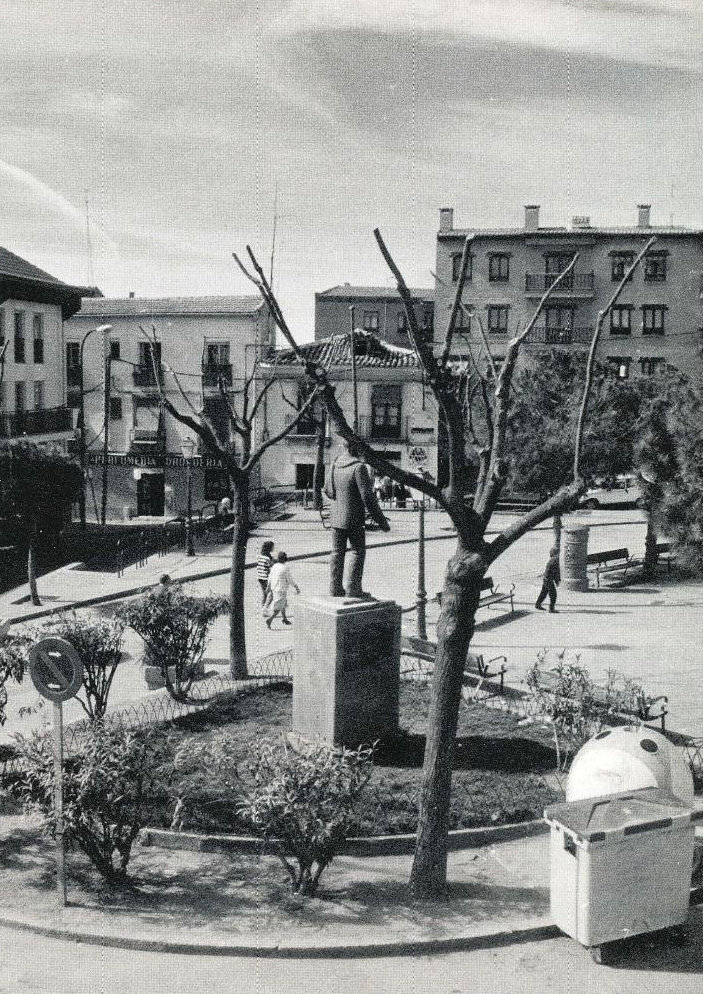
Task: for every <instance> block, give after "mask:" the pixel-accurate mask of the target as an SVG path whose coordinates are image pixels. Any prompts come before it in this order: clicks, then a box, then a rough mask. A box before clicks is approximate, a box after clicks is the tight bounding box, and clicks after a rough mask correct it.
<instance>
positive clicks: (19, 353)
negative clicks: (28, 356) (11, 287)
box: [15, 311, 24, 362]
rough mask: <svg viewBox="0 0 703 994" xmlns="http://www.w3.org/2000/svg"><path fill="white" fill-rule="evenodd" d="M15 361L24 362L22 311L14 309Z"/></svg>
mask: <svg viewBox="0 0 703 994" xmlns="http://www.w3.org/2000/svg"><path fill="white" fill-rule="evenodd" d="M15 362H24V311H15Z"/></svg>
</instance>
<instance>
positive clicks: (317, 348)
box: [266, 329, 419, 369]
mask: <svg viewBox="0 0 703 994" xmlns="http://www.w3.org/2000/svg"><path fill="white" fill-rule="evenodd" d="M300 351H301V352H302V353H303V355H304V356H305V357H306V358H307V359H310V360H311V361H312V362H314V363H315V364H316V365H318V366H323V367H324V368H329V367H330V366H351V348H350V343H349V335H332V336H331V337H330V338H322V339H320V340H319V341H317V342H306V343H305V344H304V345H301V346H300ZM354 358H355V360H356V366H357V367H359V368H362V367H363V368H369V367H373V368H375V369H415V368H418V367H419V362H418V359H417V356H416V355H415V353H414V352H413V351H412V349H402V348H400V347H399V346H397V345H388V343H387V342H381V341H380V340H379V339H378V338H376V336H375V335H372V334H371V332H369V331H362V330H361V329H357V330H356V331H355V332H354ZM266 364H267V365H270V366H277V367H278V366H299V365H300V364H299V362H298V359H297V357H296V355H295V353H294V352H293V350H292V349H281V350H279V351H272V352H270V353H269V355H268V356H267V358H266Z"/></svg>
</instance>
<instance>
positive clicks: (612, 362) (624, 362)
mask: <svg viewBox="0 0 703 994" xmlns="http://www.w3.org/2000/svg"><path fill="white" fill-rule="evenodd" d="M631 362H632V359H631V358H630V356H612V355H611V356H608V364H609V366H610V368H611V371H612V372H613V373H614V374H615V376H616V377H617V378H618V379H619V380H629V378H630V363H631Z"/></svg>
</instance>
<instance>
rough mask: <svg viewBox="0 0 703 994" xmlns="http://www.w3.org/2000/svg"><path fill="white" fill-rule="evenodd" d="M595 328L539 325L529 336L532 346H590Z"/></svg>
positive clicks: (527, 340)
mask: <svg viewBox="0 0 703 994" xmlns="http://www.w3.org/2000/svg"><path fill="white" fill-rule="evenodd" d="M592 337H593V328H587V327H586V328H548V327H546V326H545V325H538V326H537V327H536V328H533V329H532V331H531V332H530V333H529V335H528V336H527V339H526V342H527V343H528V344H530V345H589V344H590V342H591V339H592Z"/></svg>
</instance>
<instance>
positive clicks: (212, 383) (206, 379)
mask: <svg viewBox="0 0 703 994" xmlns="http://www.w3.org/2000/svg"><path fill="white" fill-rule="evenodd" d="M220 379H221V380H222V383H223V385H224V386H226V387H231V386H232V364H231V363H229V362H228V363H222V362H219V363H211V364H210V365H204V366H203V386H204V387H217V386H219V384H220Z"/></svg>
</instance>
